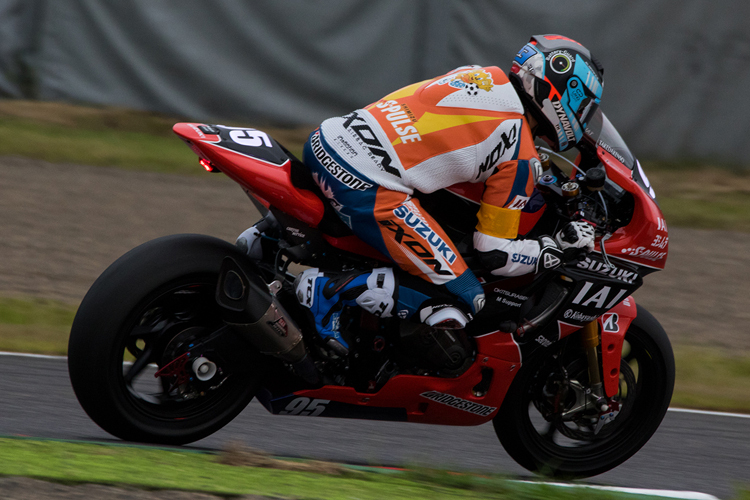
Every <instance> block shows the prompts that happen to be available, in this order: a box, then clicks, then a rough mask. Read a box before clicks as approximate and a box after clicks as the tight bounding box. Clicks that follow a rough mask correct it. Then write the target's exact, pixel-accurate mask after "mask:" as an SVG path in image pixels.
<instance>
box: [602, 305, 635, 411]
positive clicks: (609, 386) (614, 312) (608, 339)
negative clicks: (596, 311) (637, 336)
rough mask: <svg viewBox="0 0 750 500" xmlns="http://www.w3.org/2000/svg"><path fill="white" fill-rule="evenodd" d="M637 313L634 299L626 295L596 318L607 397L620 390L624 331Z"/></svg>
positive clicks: (603, 380)
mask: <svg viewBox="0 0 750 500" xmlns="http://www.w3.org/2000/svg"><path fill="white" fill-rule="evenodd" d="M637 315H638V308H637V307H636V305H635V299H633V297H628V298H627V299H625V300H623V301H622V302H620V303H619V304H617V305H616V306H615V307H613V308H612V309H610V310H609V311H607V312H606V313H604V314H603V315H602V316H601V317H600V318H599V319H598V320H597V321H598V322H599V327H600V328H601V332H602V378H603V379H602V382H603V383H604V392H606V394H607V396H609V397H612V396H614V395H615V394H617V391H619V390H620V359H621V357H622V344H623V341H624V340H625V332H627V331H628V328H630V323H632V322H633V320H634V319H635V317H636V316H637Z"/></svg>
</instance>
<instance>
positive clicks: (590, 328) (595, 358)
mask: <svg viewBox="0 0 750 500" xmlns="http://www.w3.org/2000/svg"><path fill="white" fill-rule="evenodd" d="M581 345H582V347H583V350H584V352H585V353H586V359H587V360H588V367H589V385H590V387H591V392H592V393H593V394H594V395H595V396H596V397H597V398H602V399H603V398H604V386H603V384H602V377H601V363H600V360H599V352H598V350H597V347H599V322H598V321H596V320H594V321H592V322H590V323H586V324H585V325H583V328H582V329H581Z"/></svg>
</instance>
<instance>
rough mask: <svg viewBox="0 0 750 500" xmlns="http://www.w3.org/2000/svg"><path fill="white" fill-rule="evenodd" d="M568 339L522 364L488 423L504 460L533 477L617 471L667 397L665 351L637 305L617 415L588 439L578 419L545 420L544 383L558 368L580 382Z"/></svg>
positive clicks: (580, 359) (579, 365)
mask: <svg viewBox="0 0 750 500" xmlns="http://www.w3.org/2000/svg"><path fill="white" fill-rule="evenodd" d="M576 340H577V338H574V339H570V338H569V339H567V340H564V341H563V342H561V343H560V344H561V346H560V349H558V350H555V349H549V350H544V351H542V352H541V353H539V354H538V355H536V356H533V357H532V358H531V359H530V360H529V361H528V362H527V363H525V364H524V366H523V368H522V369H521V371H520V372H519V374H518V375H517V376H516V379H515V380H514V381H513V385H512V386H511V388H510V390H509V391H508V395H507V396H506V398H505V401H504V402H503V405H502V407H501V408H500V411H499V412H498V414H497V416H496V417H495V419H494V420H493V425H494V427H495V432H496V433H497V436H498V438H499V439H500V442H501V443H502V445H503V447H504V448H505V450H506V451H507V452H508V454H509V455H510V456H511V457H512V458H513V459H514V460H515V461H516V462H518V463H519V464H520V465H521V466H523V467H525V468H526V469H528V470H530V471H532V472H535V473H538V474H542V475H548V476H553V477H564V478H583V477H590V476H594V475H596V474H601V473H603V472H606V471H608V470H610V469H613V468H614V467H617V466H618V465H620V464H621V463H623V462H624V461H625V460H627V459H628V458H630V457H631V456H633V455H634V454H635V453H636V452H637V451H638V450H640V449H641V447H642V446H643V445H644V444H646V442H647V441H648V440H649V439H650V438H651V436H652V435H653V434H654V432H656V429H657V428H658V427H659V425H660V424H661V421H662V419H663V418H664V415H665V413H666V411H667V408H668V407H669V402H670V400H671V399H672V390H673V388H674V380H675V365H674V356H673V354H672V347H671V345H670V342H669V339H668V337H667V334H666V333H665V332H664V329H663V328H662V327H661V325H660V324H659V322H658V321H657V320H656V319H655V318H654V317H653V316H652V315H651V314H650V313H649V312H648V311H647V310H646V309H644V308H643V307H640V306H638V316H637V317H636V319H635V320H634V321H633V323H632V324H631V325H630V328H629V329H628V331H627V333H626V334H625V346H624V348H623V360H622V363H621V380H620V393H619V394H618V398H619V399H620V400H621V402H622V406H621V411H620V413H619V414H618V415H617V417H616V418H615V419H614V420H613V421H612V422H609V423H607V424H606V425H605V426H604V427H603V428H601V429H600V430H599V432H598V433H594V430H595V427H594V426H593V425H590V424H589V423H588V420H586V419H580V420H578V421H577V422H572V421H570V420H568V421H563V419H562V418H560V417H559V414H560V412H558V413H557V414H555V415H553V416H551V415H550V414H549V412H548V411H545V405H547V406H546V408H550V405H549V401H550V400H551V397H550V390H549V387H550V385H549V384H548V383H547V381H548V380H553V379H554V378H555V377H558V378H559V372H560V371H559V368H558V367H559V366H564V367H565V368H566V370H567V372H568V373H569V375H570V378H571V379H575V378H576V373H578V374H580V376H578V381H579V382H581V383H582V384H583V385H584V386H585V385H586V384H587V383H588V380H587V379H588V376H587V374H586V369H585V367H586V363H585V357H584V356H583V353H582V352H581V351H580V349H578V347H577V344H576V342H575V341H576ZM555 387H558V386H555ZM545 388H546V393H545ZM563 409H564V408H563ZM544 413H547V415H546V417H545V416H544Z"/></svg>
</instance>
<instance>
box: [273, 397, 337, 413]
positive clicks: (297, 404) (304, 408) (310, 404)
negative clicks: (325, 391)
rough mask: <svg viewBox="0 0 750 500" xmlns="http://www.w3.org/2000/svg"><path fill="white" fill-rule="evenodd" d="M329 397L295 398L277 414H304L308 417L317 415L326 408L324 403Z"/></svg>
mask: <svg viewBox="0 0 750 500" xmlns="http://www.w3.org/2000/svg"><path fill="white" fill-rule="evenodd" d="M330 402H331V400H330V399H313V400H310V398H296V399H293V400H292V401H290V402H289V404H288V405H286V408H285V409H283V410H281V411H280V412H279V415H304V416H308V417H317V416H318V415H320V414H321V413H323V412H324V411H325V410H326V405H327V404H328V403H330Z"/></svg>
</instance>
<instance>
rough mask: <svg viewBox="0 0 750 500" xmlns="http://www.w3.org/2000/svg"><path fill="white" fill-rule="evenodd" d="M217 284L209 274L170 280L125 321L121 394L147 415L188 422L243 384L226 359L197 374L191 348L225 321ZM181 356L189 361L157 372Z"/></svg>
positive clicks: (118, 361) (117, 364) (119, 349)
mask: <svg viewBox="0 0 750 500" xmlns="http://www.w3.org/2000/svg"><path fill="white" fill-rule="evenodd" d="M215 286H216V285H215V280H212V279H210V278H206V277H203V278H200V277H193V278H192V279H191V278H186V279H182V280H180V282H176V283H172V284H168V285H165V286H163V287H161V288H160V289H159V290H156V291H155V292H154V293H152V294H151V295H150V297H149V298H146V299H145V300H143V301H142V302H141V304H140V305H139V306H138V307H136V308H134V309H133V311H132V312H131V313H130V315H129V318H128V321H126V322H125V323H124V324H123V328H122V330H121V333H120V341H119V342H118V343H117V344H116V348H115V352H114V353H113V356H114V363H113V364H112V365H113V366H114V369H115V370H116V372H117V373H116V380H117V381H118V387H119V389H120V391H119V392H120V394H119V396H120V399H121V400H122V401H123V402H124V403H125V404H127V405H128V406H130V407H131V408H133V409H135V410H136V411H137V413H138V414H140V415H141V416H142V417H144V418H145V419H147V420H161V421H170V422H175V421H178V422H179V421H182V422H184V423H185V424H186V425H187V424H189V422H190V421H191V420H195V419H200V420H203V419H204V417H205V416H207V415H213V414H215V413H216V412H217V407H222V406H224V405H223V404H222V403H224V402H225V401H228V400H229V401H234V400H236V398H237V397H238V395H239V393H241V392H242V391H243V390H244V388H245V386H246V381H244V380H242V377H238V376H236V375H235V374H232V373H231V372H229V371H228V370H227V369H226V368H225V367H224V366H222V364H221V363H216V374H215V375H214V376H213V377H212V378H211V379H210V380H208V381H200V380H198V379H197V377H195V373H194V372H193V371H192V370H191V367H190V361H192V360H193V353H192V352H191V348H192V347H194V346H195V345H196V344H197V343H198V342H200V340H201V339H204V338H206V337H207V336H208V335H210V334H211V333H213V332H215V331H217V330H218V329H220V328H221V327H223V322H222V321H221V318H220V315H219V310H218V306H216V304H215V301H214V298H213V297H214V291H215ZM186 355H187V356H186ZM181 357H183V358H184V357H187V361H188V363H187V364H186V365H185V366H182V367H177V368H176V369H175V370H172V371H167V372H166V373H165V372H164V371H162V373H161V374H160V375H161V376H156V375H157V372H159V371H160V370H162V369H163V368H165V367H167V365H169V364H170V363H172V362H174V361H175V360H179V358H181ZM212 362H215V361H212Z"/></svg>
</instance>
